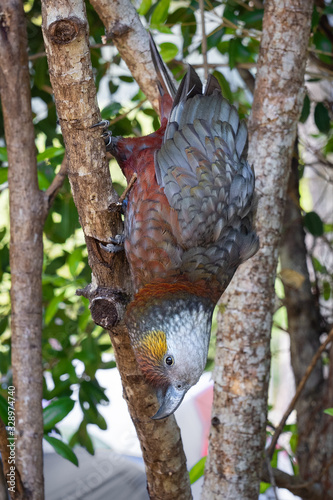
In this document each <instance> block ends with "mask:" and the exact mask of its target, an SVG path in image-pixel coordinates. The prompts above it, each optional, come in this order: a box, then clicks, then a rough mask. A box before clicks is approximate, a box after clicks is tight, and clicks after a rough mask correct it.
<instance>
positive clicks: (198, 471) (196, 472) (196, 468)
mask: <svg viewBox="0 0 333 500" xmlns="http://www.w3.org/2000/svg"><path fill="white" fill-rule="evenodd" d="M206 459H207V457H202V458H200V460H199V461H198V462H197V463H196V464H195V465H193V467H192V469H191V470H190V473H189V474H190V483H191V484H194V483H195V482H196V481H197V480H198V479H200V478H201V477H202V476H203V475H204V472H205V465H206Z"/></svg>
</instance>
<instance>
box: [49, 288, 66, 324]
mask: <svg viewBox="0 0 333 500" xmlns="http://www.w3.org/2000/svg"><path fill="white" fill-rule="evenodd" d="M64 297H65V292H62V293H60V294H59V295H55V296H54V297H53V299H52V300H51V301H50V303H49V305H48V306H47V308H46V311H45V318H44V322H45V325H48V324H49V323H50V321H51V320H52V319H53V317H54V315H55V314H56V312H57V311H58V309H59V307H58V306H59V304H60V302H62V301H63V300H64Z"/></svg>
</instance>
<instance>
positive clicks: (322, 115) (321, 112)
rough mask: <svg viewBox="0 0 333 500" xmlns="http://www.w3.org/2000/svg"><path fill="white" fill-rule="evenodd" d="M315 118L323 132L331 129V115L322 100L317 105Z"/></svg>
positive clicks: (325, 132)
mask: <svg viewBox="0 0 333 500" xmlns="http://www.w3.org/2000/svg"><path fill="white" fill-rule="evenodd" d="M314 119H315V123H316V125H317V128H318V130H319V131H320V132H322V133H323V134H327V133H328V132H329V130H330V117H329V114H328V110H327V109H326V107H325V106H324V104H323V103H322V102H318V104H317V105H316V107H315V112H314Z"/></svg>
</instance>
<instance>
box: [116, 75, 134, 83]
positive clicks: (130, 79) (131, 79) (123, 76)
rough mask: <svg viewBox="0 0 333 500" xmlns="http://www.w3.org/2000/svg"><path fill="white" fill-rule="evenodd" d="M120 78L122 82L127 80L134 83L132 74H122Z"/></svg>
mask: <svg viewBox="0 0 333 500" xmlns="http://www.w3.org/2000/svg"><path fill="white" fill-rule="evenodd" d="M119 80H121V81H122V82H126V83H133V82H134V79H133V77H132V76H127V75H122V76H120V77H119Z"/></svg>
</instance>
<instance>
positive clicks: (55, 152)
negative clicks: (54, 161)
mask: <svg viewBox="0 0 333 500" xmlns="http://www.w3.org/2000/svg"><path fill="white" fill-rule="evenodd" d="M64 153H65V148H56V147H52V148H47V149H45V151H43V153H39V154H38V155H37V162H38V163H39V162H41V161H44V160H50V159H51V158H55V157H56V156H61V155H63V154H64Z"/></svg>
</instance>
